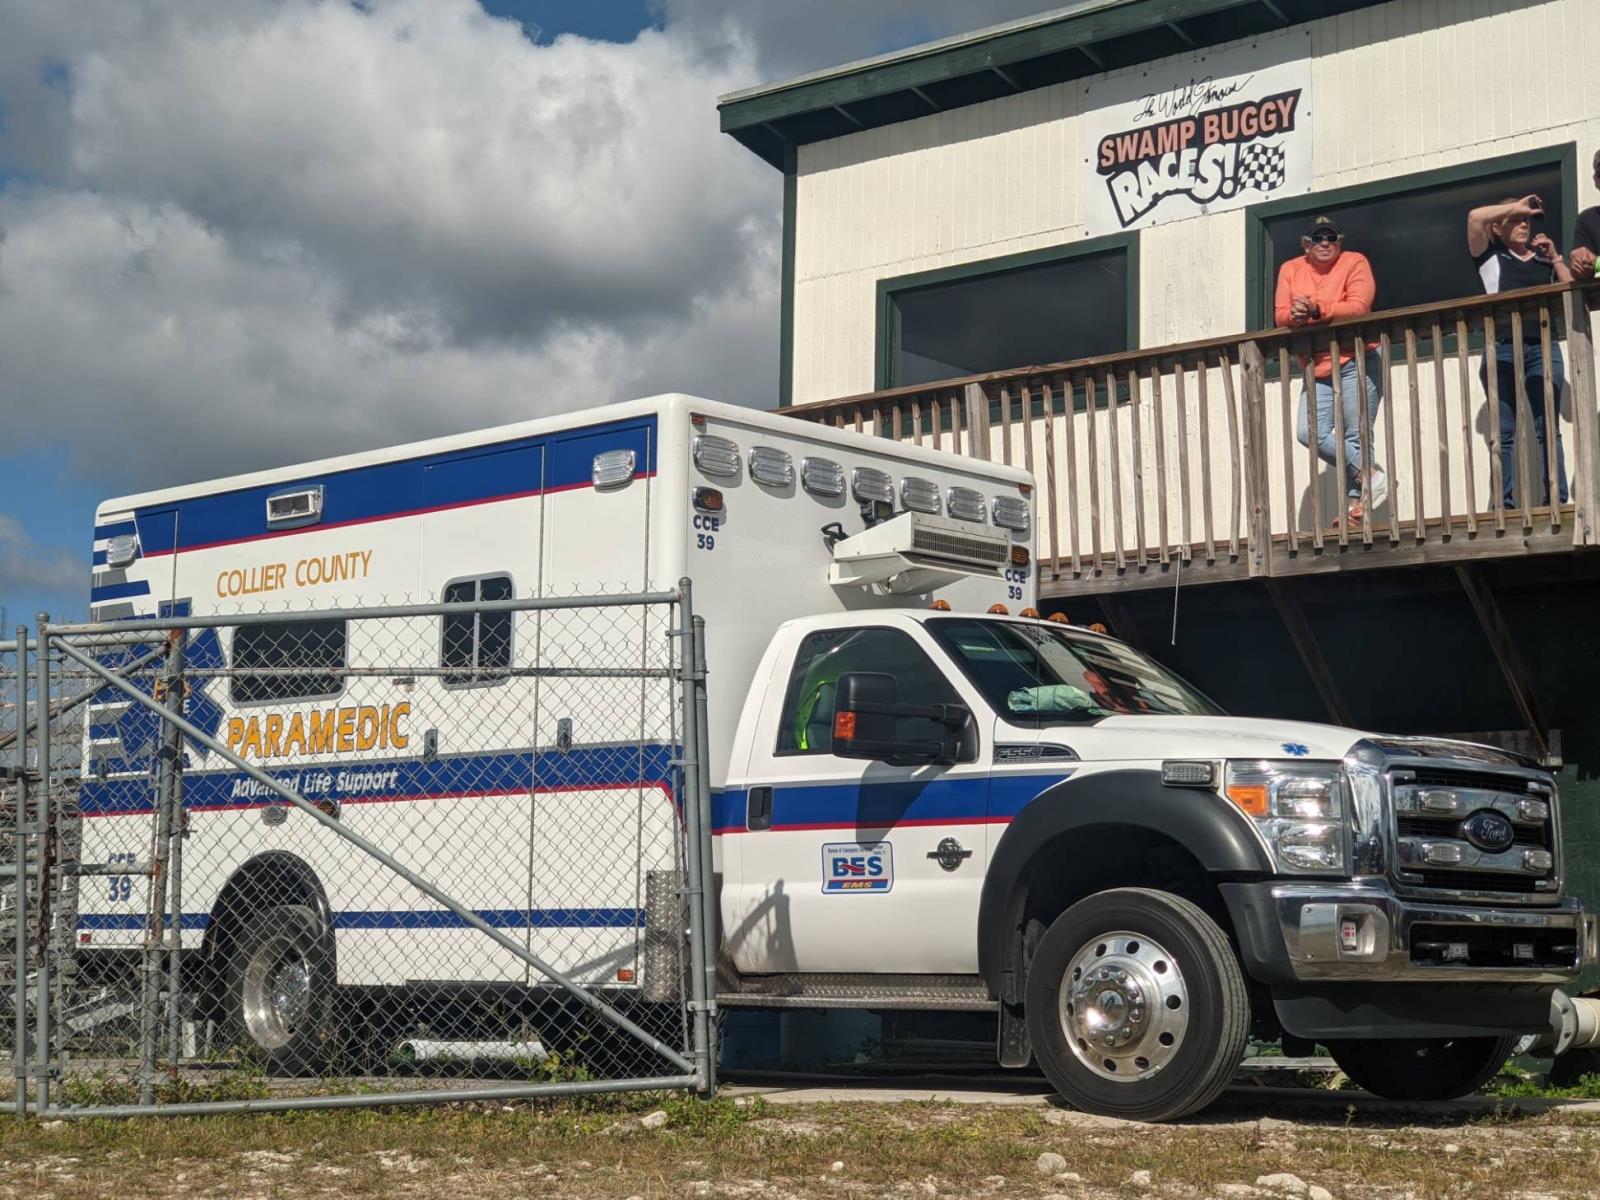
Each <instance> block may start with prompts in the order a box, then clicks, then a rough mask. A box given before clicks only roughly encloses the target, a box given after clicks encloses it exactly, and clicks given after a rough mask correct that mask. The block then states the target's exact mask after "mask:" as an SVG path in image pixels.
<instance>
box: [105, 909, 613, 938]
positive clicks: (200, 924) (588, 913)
mask: <svg viewBox="0 0 1600 1200" xmlns="http://www.w3.org/2000/svg"><path fill="white" fill-rule="evenodd" d="M472 911H473V912H474V913H475V914H476V915H477V916H479V917H481V918H482V919H483V920H484V921H486V922H488V923H489V924H490V925H492V926H494V927H495V928H496V929H639V928H642V927H643V926H644V911H643V910H642V909H637V908H531V909H523V908H477V909H473V910H472ZM146 923H147V918H146V917H145V915H144V914H143V913H83V914H81V915H80V916H79V917H78V928H79V929H88V930H95V929H99V930H111V931H114V932H118V933H138V932H140V931H142V930H143V929H144V928H145V927H146ZM163 924H166V922H163ZM210 924H211V914H210V913H184V914H183V926H184V928H185V929H195V930H199V929H204V928H206V926H208V925H210ZM333 927H334V928H335V929H471V928H472V926H471V925H469V924H468V923H467V922H466V921H465V920H464V919H463V918H462V917H459V916H457V915H456V914H455V913H453V912H449V911H447V910H444V909H426V910H420V911H419V910H414V909H398V910H392V911H387V912H369V911H357V910H351V911H348V912H336V913H334V914H333Z"/></svg>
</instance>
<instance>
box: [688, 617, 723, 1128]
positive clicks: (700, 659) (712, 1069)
mask: <svg viewBox="0 0 1600 1200" xmlns="http://www.w3.org/2000/svg"><path fill="white" fill-rule="evenodd" d="M693 626H694V720H695V744H696V745H697V747H698V748H699V755H698V757H699V760H700V788H699V796H698V797H697V799H698V801H699V805H700V820H699V826H700V830H699V832H700V847H701V849H700V871H701V877H700V903H701V905H702V907H703V910H704V911H703V915H702V916H701V920H700V924H701V928H702V932H703V936H704V937H705V940H706V951H705V974H706V978H705V993H706V1009H707V1011H706V1051H707V1058H706V1078H707V1086H706V1094H707V1095H711V1096H714V1095H716V1091H717V949H718V946H717V943H718V937H717V907H718V906H717V875H716V859H715V858H714V857H713V851H712V844H711V828H712V816H711V735H710V731H709V728H708V725H707V720H706V621H705V618H704V617H694V618H693Z"/></svg>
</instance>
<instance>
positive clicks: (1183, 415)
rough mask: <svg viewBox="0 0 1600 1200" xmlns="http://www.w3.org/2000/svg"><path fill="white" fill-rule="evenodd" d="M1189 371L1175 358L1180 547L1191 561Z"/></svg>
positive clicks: (1180, 555) (1182, 361) (1192, 551)
mask: <svg viewBox="0 0 1600 1200" xmlns="http://www.w3.org/2000/svg"><path fill="white" fill-rule="evenodd" d="M1187 374H1189V371H1187V370H1184V360H1182V358H1176V360H1173V384H1174V389H1176V397H1174V398H1176V402H1178V520H1179V525H1181V530H1179V533H1181V534H1182V546H1181V547H1179V550H1178V554H1179V557H1181V558H1182V560H1184V562H1189V560H1190V558H1192V557H1194V531H1192V525H1194V522H1192V520H1190V515H1189V510H1190V509H1192V507H1194V498H1192V496H1190V494H1189V454H1190V453H1192V448H1190V446H1189V398H1187V397H1186V395H1184V376H1187Z"/></svg>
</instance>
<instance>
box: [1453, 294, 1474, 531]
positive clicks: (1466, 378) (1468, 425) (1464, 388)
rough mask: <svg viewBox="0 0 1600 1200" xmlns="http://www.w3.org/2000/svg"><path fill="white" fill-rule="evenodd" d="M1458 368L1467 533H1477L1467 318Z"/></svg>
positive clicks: (1462, 322)
mask: <svg viewBox="0 0 1600 1200" xmlns="http://www.w3.org/2000/svg"><path fill="white" fill-rule="evenodd" d="M1456 366H1457V367H1458V368H1459V383H1460V387H1461V454H1462V458H1463V460H1464V461H1463V464H1462V465H1463V466H1464V467H1465V468H1466V472H1467V511H1466V513H1465V516H1466V518H1467V532H1468V533H1471V534H1475V533H1477V532H1478V466H1477V463H1475V462H1474V461H1473V459H1474V458H1475V457H1476V456H1475V455H1474V454H1473V453H1472V449H1473V440H1474V439H1473V436H1472V408H1473V405H1474V404H1475V403H1476V398H1475V397H1474V395H1473V389H1472V372H1471V371H1470V370H1469V369H1468V367H1467V318H1466V314H1464V313H1463V314H1461V315H1459V316H1457V317H1456Z"/></svg>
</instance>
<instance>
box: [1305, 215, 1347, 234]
mask: <svg viewBox="0 0 1600 1200" xmlns="http://www.w3.org/2000/svg"><path fill="white" fill-rule="evenodd" d="M1319 229H1326V230H1327V231H1328V232H1329V233H1336V234H1338V235H1339V236H1340V237H1343V236H1344V231H1343V230H1342V229H1340V228H1339V226H1338V225H1337V224H1335V223H1334V220H1333V218H1332V217H1330V216H1326V215H1323V216H1316V217H1312V218H1311V223H1310V224H1309V225H1307V226H1306V234H1305V235H1306V237H1310V236H1311V235H1312V234H1313V233H1316V232H1317V231H1318V230H1319Z"/></svg>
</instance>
